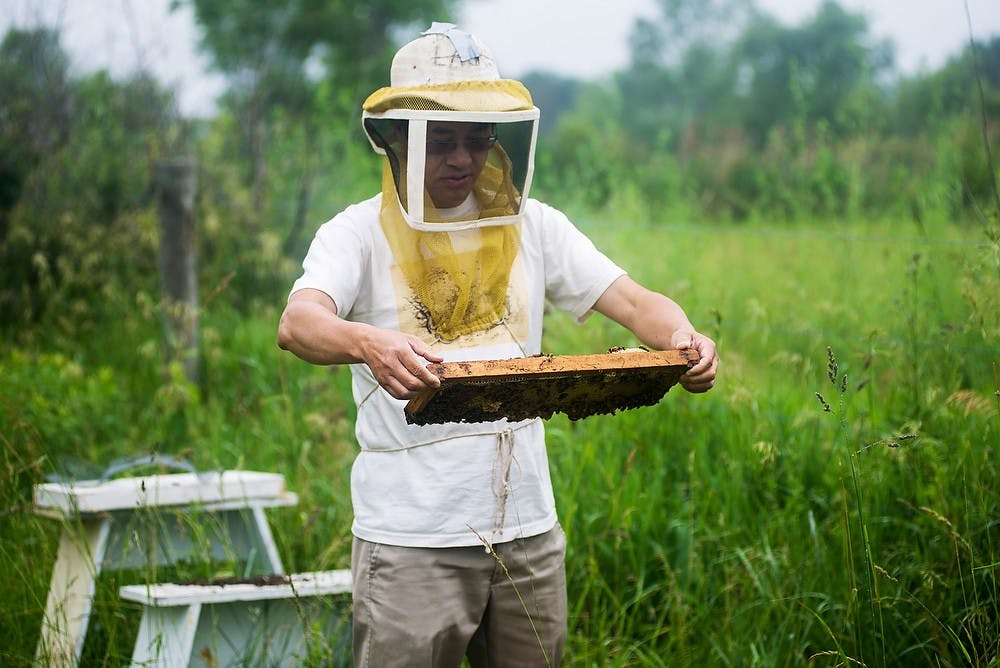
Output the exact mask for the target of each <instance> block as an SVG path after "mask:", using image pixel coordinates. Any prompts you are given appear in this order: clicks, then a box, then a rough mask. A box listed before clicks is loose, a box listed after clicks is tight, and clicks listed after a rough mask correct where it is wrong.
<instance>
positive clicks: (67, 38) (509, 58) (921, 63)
mask: <svg viewBox="0 0 1000 668" xmlns="http://www.w3.org/2000/svg"><path fill="white" fill-rule="evenodd" d="M359 1H364V0H359ZM756 2H757V6H758V7H760V8H761V9H763V10H765V11H767V12H768V13H770V14H772V15H774V16H775V17H777V18H778V19H779V20H781V21H782V22H784V23H786V24H789V25H795V24H798V23H800V22H801V21H802V20H804V19H806V18H808V17H809V16H811V15H812V14H814V13H815V11H816V8H817V7H818V5H819V4H820V0H756ZM169 4H170V0H0V31H2V32H6V29H7V28H8V27H9V26H10V25H12V24H14V25H18V26H22V27H24V26H31V25H38V24H39V23H42V24H46V25H54V26H57V27H59V28H61V30H62V33H63V45H64V47H65V48H66V49H67V50H68V51H69V52H70V54H71V56H72V58H73V60H74V62H76V63H79V64H80V65H81V67H84V68H106V69H109V70H111V71H112V72H113V73H115V74H124V73H127V72H129V71H132V70H134V69H135V68H136V67H145V68H147V69H149V70H151V71H152V72H154V73H155V74H156V75H157V76H158V77H159V78H160V79H161V81H163V82H164V83H167V84H171V85H176V86H177V89H178V94H179V96H180V101H181V107H182V109H184V110H185V111H186V112H192V111H197V110H205V109H208V108H210V107H211V100H212V99H213V98H214V97H215V96H216V95H217V94H218V92H219V91H220V90H221V82H220V81H219V80H218V79H217V78H214V77H212V76H206V75H205V70H206V59H205V58H204V57H202V56H200V55H199V54H197V53H196V51H195V43H196V41H197V32H196V29H195V26H194V24H193V20H192V16H191V13H190V11H187V10H183V11H180V12H175V13H172V14H171V13H169V12H168V10H167V7H168V6H169ZM840 4H841V5H842V6H844V7H846V8H848V9H850V10H853V11H859V12H862V13H863V14H865V15H866V16H867V17H868V19H869V22H870V26H871V32H872V35H873V36H874V37H876V38H888V39H890V40H892V42H893V43H894V44H895V46H896V63H897V66H898V67H899V68H900V69H901V70H902V71H903V72H906V73H914V72H917V71H919V70H920V69H921V68H931V69H932V68H936V67H938V66H940V65H941V64H942V63H943V62H944V61H945V60H946V59H947V57H948V56H950V55H952V54H954V53H957V52H958V51H959V50H960V49H961V48H962V47H963V46H964V45H965V44H967V43H968V40H969V28H968V22H967V19H966V12H965V0H840ZM656 6H657V3H656V0H465V2H464V5H463V7H464V9H463V12H462V15H463V16H462V21H461V24H462V27H463V28H465V29H467V30H469V31H470V32H474V33H476V34H477V35H478V36H479V37H480V38H481V39H483V41H484V42H486V44H487V45H489V46H490V47H491V49H492V50H493V52H494V55H495V56H496V58H497V61H498V62H499V64H500V67H501V71H502V72H503V74H504V75H505V76H509V77H514V78H516V77H518V76H520V75H521V74H524V73H525V72H526V71H528V70H532V69H546V70H550V71H554V72H557V73H560V74H564V75H568V76H578V77H593V76H600V75H603V74H607V73H609V72H612V71H614V70H616V69H619V68H621V67H623V66H625V65H626V64H627V61H628V43H627V42H628V35H629V31H630V29H631V27H632V24H633V22H634V20H635V19H636V17H638V16H646V17H655V16H656ZM968 7H969V12H970V14H971V17H972V28H973V35H974V37H975V38H976V39H977V40H983V39H985V38H988V37H990V36H993V35H1000V0H968Z"/></svg>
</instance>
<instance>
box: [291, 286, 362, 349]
mask: <svg viewBox="0 0 1000 668" xmlns="http://www.w3.org/2000/svg"><path fill="white" fill-rule="evenodd" d="M370 329H371V326H370V325H365V324H363V323H357V322H350V321H348V320H344V319H343V318H341V317H340V316H338V315H337V314H336V313H334V312H333V311H331V310H330V309H329V308H327V307H325V306H323V305H322V304H318V303H316V302H314V301H306V300H298V301H294V300H293V301H290V302H289V303H288V305H287V306H286V307H285V311H284V313H282V314H281V321H280V322H279V324H278V346H279V347H281V348H282V349H284V350H287V351H289V352H291V353H293V354H295V355H296V356H298V357H300V358H302V359H303V360H305V361H307V362H311V363H312V364H355V363H358V362H362V361H363V359H362V356H361V351H362V349H363V345H362V341H363V340H364V337H365V336H366V335H367V333H368V330H370Z"/></svg>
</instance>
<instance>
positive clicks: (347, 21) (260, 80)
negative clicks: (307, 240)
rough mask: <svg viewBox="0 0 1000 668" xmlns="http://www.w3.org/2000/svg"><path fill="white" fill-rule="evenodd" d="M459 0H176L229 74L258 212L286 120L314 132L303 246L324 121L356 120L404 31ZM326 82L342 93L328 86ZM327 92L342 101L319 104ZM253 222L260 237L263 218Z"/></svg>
mask: <svg viewBox="0 0 1000 668" xmlns="http://www.w3.org/2000/svg"><path fill="white" fill-rule="evenodd" d="M455 2H456V0H368V1H366V2H330V1H329V0H266V1H259V0H174V3H173V6H174V7H177V6H180V5H184V4H188V5H191V6H192V7H193V8H194V12H195V17H196V20H197V22H198V25H199V26H200V27H201V29H202V40H201V45H202V48H203V49H204V50H205V51H207V52H208V53H209V54H210V55H211V57H212V60H213V62H214V64H215V67H216V68H218V69H219V71H221V72H222V73H223V74H224V75H225V76H226V77H227V79H228V80H229V91H228V94H227V96H226V99H227V105H228V107H229V108H230V109H231V111H232V112H233V113H234V114H235V115H236V116H237V118H238V119H239V125H240V128H241V131H242V135H243V147H244V149H243V150H244V153H245V155H246V156H247V157H248V158H249V164H250V170H249V173H248V178H247V180H248V183H249V185H250V188H251V191H252V210H253V212H254V213H255V215H257V216H260V215H264V213H265V211H266V198H265V192H266V191H267V188H268V173H267V164H268V163H267V154H268V144H269V137H270V135H272V134H273V133H274V132H276V131H278V130H279V129H278V128H277V123H278V121H279V119H280V122H281V123H283V124H286V125H289V126H293V127H297V128H300V129H301V134H303V135H304V136H305V138H306V139H305V141H304V143H303V144H302V146H303V155H302V156H301V160H300V166H299V173H300V177H299V185H298V187H297V189H296V190H297V191H298V195H297V198H298V201H299V206H298V210H297V212H296V215H295V218H294V220H293V221H292V223H291V225H290V226H289V227H288V235H287V237H286V239H285V243H284V245H285V247H286V248H291V247H293V246H295V242H296V240H297V236H298V233H299V231H300V230H301V228H302V224H303V220H304V218H305V214H306V210H305V209H306V208H307V207H308V202H309V200H310V190H311V187H312V185H311V184H312V178H313V172H314V169H315V163H316V159H315V155H314V153H313V151H314V150H315V147H316V146H317V144H318V142H317V141H316V133H317V131H318V125H320V124H322V125H326V126H337V125H339V126H340V127H354V126H355V125H356V122H355V116H356V115H357V113H358V108H359V107H360V104H361V101H362V100H363V96H364V95H365V94H366V93H367V92H370V91H371V90H372V89H373V88H374V87H375V86H376V84H377V83H383V82H384V78H385V74H384V73H385V72H386V71H387V70H388V62H389V60H390V59H391V56H392V53H393V51H394V50H395V48H394V46H395V45H394V41H393V39H392V37H393V36H394V35H395V34H396V31H398V30H399V29H400V28H401V27H403V26H408V25H410V24H412V23H413V22H415V21H419V20H423V17H426V16H445V15H447V13H448V10H449V9H450V7H451V6H453V5H454V4H455ZM421 27H424V26H421ZM321 87H326V89H327V90H330V89H332V90H336V91H338V93H337V94H336V95H332V96H331V95H329V94H323V95H321V94H320V93H321ZM319 100H322V101H323V102H324V103H325V104H327V105H329V104H331V103H332V104H333V105H334V108H332V109H331V108H329V107H326V108H320V107H319ZM288 129H289V128H282V130H285V131H287V130H288ZM249 222H250V223H251V230H250V232H251V236H253V234H254V232H256V231H257V222H258V221H255V220H251V221H249Z"/></svg>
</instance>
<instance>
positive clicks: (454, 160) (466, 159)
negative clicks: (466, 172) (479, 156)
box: [448, 141, 472, 167]
mask: <svg viewBox="0 0 1000 668" xmlns="http://www.w3.org/2000/svg"><path fill="white" fill-rule="evenodd" d="M471 163H472V152H471V151H469V147H468V146H466V145H465V142H464V141H460V142H456V144H455V150H454V151H452V152H451V153H449V154H448V164H449V165H454V166H456V167H464V166H466V165H469V164H471Z"/></svg>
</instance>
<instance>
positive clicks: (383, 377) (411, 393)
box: [366, 332, 443, 399]
mask: <svg viewBox="0 0 1000 668" xmlns="http://www.w3.org/2000/svg"><path fill="white" fill-rule="evenodd" d="M441 361H443V358H442V357H441V356H440V355H437V354H435V353H434V352H433V351H432V350H431V349H430V348H429V347H428V346H427V345H425V344H423V343H422V342H421V341H419V340H418V339H415V338H413V337H410V336H408V335H404V334H399V333H390V332H385V333H384V334H383V335H382V337H381V338H380V340H379V341H378V345H377V346H374V349H373V351H372V352H371V353H370V354H369V355H368V356H367V357H366V363H367V364H368V367H369V368H370V369H371V371H372V375H373V376H374V377H375V381H376V382H377V383H378V384H379V385H380V386H381V387H382V388H383V389H384V390H385V391H386V392H388V393H389V394H390V395H392V396H393V397H395V398H396V399H412V398H413V397H415V396H417V395H418V394H420V393H421V392H423V391H425V390H427V389H428V388H435V387H439V386H440V385H441V380H440V379H439V378H438V377H437V376H436V375H434V373H432V372H431V371H430V370H429V369H428V368H427V363H428V362H441Z"/></svg>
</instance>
